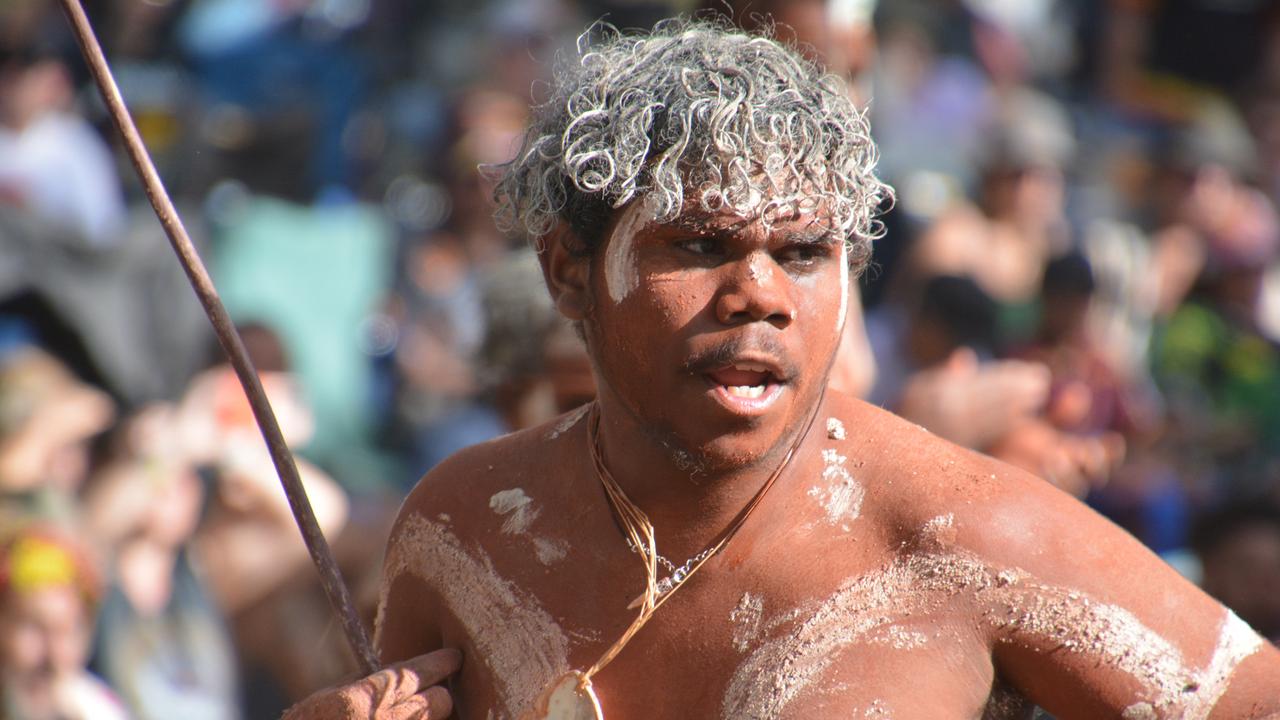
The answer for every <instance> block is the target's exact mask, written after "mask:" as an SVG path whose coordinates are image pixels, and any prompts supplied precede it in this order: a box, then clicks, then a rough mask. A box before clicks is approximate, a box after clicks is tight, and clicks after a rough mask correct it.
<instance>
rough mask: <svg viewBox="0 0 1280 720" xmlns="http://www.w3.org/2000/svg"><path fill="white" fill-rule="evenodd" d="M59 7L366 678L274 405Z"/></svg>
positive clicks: (102, 74)
mask: <svg viewBox="0 0 1280 720" xmlns="http://www.w3.org/2000/svg"><path fill="white" fill-rule="evenodd" d="M61 2H62V9H63V10H64V11H65V12H66V13H67V18H68V19H69V20H70V21H71V26H72V28H73V29H74V30H75V35H76V42H77V43H78V44H79V45H80V52H81V53H82V54H83V55H84V59H85V62H86V63H87V64H88V65H89V70H90V72H91V73H92V74H93V79H94V82H96V83H97V85H98V90H99V91H100V92H101V93H102V99H103V100H104V101H105V102H106V104H107V110H108V111H110V113H111V119H112V120H113V121H114V122H115V126H116V129H117V130H119V131H120V136H121V137H122V138H124V144H125V148H126V149H127V150H128V151H129V159H130V160H132V161H133V167H134V169H135V170H137V172H138V176H139V177H140V178H141V179H142V185H143V187H144V188H145V189H146V193H147V198H149V199H150V200H151V207H152V208H153V209H154V210H155V212H156V217H157V218H159V219H160V224H161V225H163V226H164V231H165V234H166V235H168V236H169V243H170V244H171V245H172V246H173V250H174V252H176V253H177V254H178V261H179V262H180V263H182V269H183V270H184V271H186V273H187V278H188V279H189V280H190V281H191V287H192V289H194V290H195V292H196V296H197V297H198V298H199V299H200V304H201V305H203V306H204V311H205V314H207V315H208V316H209V322H211V323H213V330H214V332H215V333H216V334H217V336H218V343H219V344H220V345H222V350H223V352H225V353H226V354H227V357H228V358H229V359H230V360H231V366H232V367H233V368H235V371H236V376H237V377H239V378H240V384H241V385H242V386H243V387H244V392H245V395H246V396H247V397H248V399H249V406H250V407H252V408H253V416H254V418H255V419H256V420H257V422H258V428H259V429H260V430H262V437H263V439H264V440H265V441H266V443H267V449H268V450H269V451H270V452H271V461H272V462H273V463H274V464H275V466H276V474H278V475H279V476H280V484H281V485H282V486H283V487H284V494H285V496H286V497H287V498H288V499H289V507H290V509H291V510H292V511H293V519H294V520H295V521H296V522H297V523H298V529H299V530H300V531H301V532H302V539H303V541H305V542H306V544H307V550H308V551H309V552H310V553H311V561H312V562H314V563H315V566H316V570H317V571H319V573H320V582H321V583H322V584H323V585H324V590H325V594H326V595H328V597H329V604H330V605H331V606H332V607H333V611H334V612H335V613H337V614H338V617H339V618H340V619H341V621H342V629H343V631H344V632H345V633H346V636H347V642H348V643H349V644H350V645H351V650H352V652H353V653H355V656H356V662H358V663H359V664H360V669H361V670H362V671H363V672H364V674H366V675H368V674H371V673H373V672H375V671H376V670H377V669H378V659H377V656H376V655H374V652H373V645H372V644H371V643H370V642H369V635H368V633H367V632H366V631H365V627H364V625H363V624H362V623H361V622H360V618H359V616H358V615H357V614H356V609H355V605H353V604H352V602H351V593H350V592H349V591H348V590H347V586H346V583H344V582H343V580H342V573H341V572H339V570H338V564H337V563H336V562H334V559H333V553H332V552H331V551H330V550H329V543H327V542H325V539H324V533H322V532H321V531H320V526H319V524H318V523H316V516H315V513H313V512H312V511H311V502H310V501H309V500H308V499H307V491H306V489H305V488H303V486H302V481H301V480H300V479H299V478H298V468H297V466H296V465H295V464H294V462H293V455H292V454H291V453H290V452H289V447H288V445H286V444H285V441H284V437H283V436H282V435H281V434H280V425H279V424H278V423H277V422H276V416H275V413H274V412H272V410H271V403H269V402H268V401H267V395H266V393H265V392H263V390H262V383H261V382H259V380H258V371H257V370H256V369H255V368H254V367H253V362H252V361H250V360H249V354H248V353H247V352H245V349H244V342H243V341H242V340H241V339H240V335H239V333H237V332H236V329H235V326H234V325H232V323H231V318H230V317H229V316H228V315H227V310H226V308H224V307H223V306H222V300H220V299H219V298H218V292H217V290H215V289H214V287H213V281H212V280H211V279H210V278H209V272H208V271H207V270H206V269H205V267H204V263H203V262H201V261H200V255H199V254H198V253H197V252H196V249H195V247H194V246H193V245H192V244H191V238H190V237H189V236H188V235H187V230H186V228H184V227H183V225H182V220H181V219H180V218H179V217H178V211H177V210H175V209H174V207H173V202H172V201H171V200H170V199H169V194H168V193H167V192H165V189H164V184H163V183H162V182H161V181H160V175H159V174H158V173H157V172H156V168H155V165H154V164H153V163H152V162H151V156H150V155H149V154H148V153H147V149H146V146H144V145H143V144H142V137H141V136H140V135H139V134H138V129H137V127H135V126H134V124H133V119H132V118H131V117H130V116H129V112H128V110H127V109H126V108H125V105H124V100H123V99H122V98H121V96H120V88H119V87H117V86H116V81H115V78H114V77H112V75H111V69H110V68H109V67H108V66H107V60H106V58H105V57H104V56H103V54H102V47H101V46H100V45H99V44H98V38H97V37H96V36H95V35H94V32H93V27H92V26H91V25H90V24H89V19H88V18H87V17H86V16H85V13H84V8H83V7H81V6H80V2H79V0H61Z"/></svg>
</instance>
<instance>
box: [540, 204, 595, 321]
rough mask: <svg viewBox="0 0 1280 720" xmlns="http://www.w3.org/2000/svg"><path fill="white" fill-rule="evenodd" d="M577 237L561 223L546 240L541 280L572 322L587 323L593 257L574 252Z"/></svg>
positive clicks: (589, 307) (543, 250)
mask: <svg viewBox="0 0 1280 720" xmlns="http://www.w3.org/2000/svg"><path fill="white" fill-rule="evenodd" d="M576 242H577V238H576V237H575V236H574V234H573V230H571V229H569V226H568V225H567V224H566V223H564V222H563V221H562V222H559V223H557V224H556V227H555V229H553V230H552V231H551V232H550V233H547V235H546V236H545V237H544V238H543V246H542V249H541V250H539V251H538V262H539V263H541V265H542V279H543V280H545V281H546V283H547V290H548V291H550V292H551V301H552V302H554V303H555V305H556V309H557V310H559V311H560V314H561V315H563V316H565V317H566V318H568V319H570V320H585V319H586V317H587V313H589V312H590V311H591V257H590V256H589V255H583V254H581V253H577V252H574V251H573V249H572V245H573V244H576Z"/></svg>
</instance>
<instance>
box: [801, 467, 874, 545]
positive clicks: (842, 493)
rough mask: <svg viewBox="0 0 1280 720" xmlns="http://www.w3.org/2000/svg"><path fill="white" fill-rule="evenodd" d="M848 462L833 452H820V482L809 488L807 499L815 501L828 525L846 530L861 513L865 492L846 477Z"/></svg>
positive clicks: (852, 479) (856, 483)
mask: <svg viewBox="0 0 1280 720" xmlns="http://www.w3.org/2000/svg"><path fill="white" fill-rule="evenodd" d="M846 460H848V458H846V457H845V456H844V455H841V454H840V453H838V452H836V451H835V450H833V449H827V450H823V451H822V462H823V465H824V467H823V469H822V483H821V484H819V485H816V486H814V487H813V488H810V490H809V496H810V497H812V498H815V499H817V501H818V503H819V504H821V505H822V509H823V510H824V511H825V512H826V514H827V522H829V523H831V524H832V525H840V526H841V527H842V528H843V529H845V530H848V529H849V523H850V522H852V521H854V520H857V519H858V516H859V515H860V514H861V513H862V498H863V496H864V495H866V490H865V489H864V488H863V487H862V484H861V483H859V482H858V481H857V480H855V479H854V478H853V475H850V474H849V470H848V468H846V467H845V465H844V464H845V461H846Z"/></svg>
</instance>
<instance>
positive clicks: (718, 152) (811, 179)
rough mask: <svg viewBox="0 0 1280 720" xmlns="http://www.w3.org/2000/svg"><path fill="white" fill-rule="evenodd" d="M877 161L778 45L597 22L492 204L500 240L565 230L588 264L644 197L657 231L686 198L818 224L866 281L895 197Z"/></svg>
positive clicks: (712, 30) (819, 83)
mask: <svg viewBox="0 0 1280 720" xmlns="http://www.w3.org/2000/svg"><path fill="white" fill-rule="evenodd" d="M876 160H877V151H876V147H875V144H874V143H873V142H872V140H871V135H870V130H869V127H868V124H867V119H866V115H865V114H864V113H863V112H862V111H860V110H859V109H858V108H856V107H855V106H854V104H853V103H852V102H851V101H850V99H849V97H848V95H847V94H846V91H845V88H844V85H843V83H842V82H841V80H840V79H839V78H836V77H835V76H832V75H824V74H823V73H822V71H821V70H820V69H819V68H818V67H817V66H816V65H814V64H813V63H811V62H809V61H807V60H806V59H804V58H803V57H801V56H799V55H798V54H797V53H795V52H793V51H791V50H789V49H787V48H784V47H783V46H782V45H781V44H779V43H778V42H777V41H775V40H772V39H769V38H767V37H760V36H754V35H750V34H747V33H745V32H742V31H739V30H735V29H733V28H731V27H728V26H727V25H726V24H725V23H724V22H716V21H712V20H706V19H700V20H690V19H677V20H666V21H663V22H661V23H659V24H658V25H657V26H656V27H655V28H654V29H653V31H652V32H650V33H648V34H643V35H624V34H622V33H620V32H619V31H618V30H617V29H615V28H613V27H612V26H609V25H606V24H603V23H597V24H596V25H593V26H592V27H591V28H589V29H588V30H587V32H585V33H583V35H582V36H580V37H579V39H578V47H577V54H576V56H571V57H566V58H562V59H561V62H560V63H559V64H558V67H557V69H556V73H555V78H554V81H553V83H552V87H551V96H550V99H549V100H548V101H547V102H546V103H545V104H542V105H540V106H538V107H537V108H535V111H534V117H533V119H532V121H531V122H530V126H529V129H528V131H527V133H526V134H525V137H524V140H523V143H522V145H521V148H520V150H519V152H518V153H517V154H516V156H515V158H514V159H513V160H511V161H510V162H509V163H506V164H505V165H501V166H498V167H497V169H498V170H499V171H501V173H502V174H501V177H500V179H499V181H498V184H497V187H496V189H495V191H494V197H495V200H496V201H497V203H498V211H497V220H498V223H499V225H501V226H502V227H503V228H505V229H507V230H514V231H523V232H526V233H528V234H529V235H530V236H531V237H532V238H533V239H534V242H535V244H539V245H540V244H541V243H542V242H543V240H544V239H545V238H546V236H547V235H548V234H549V233H550V232H551V231H552V230H553V228H554V227H555V226H556V224H557V222H558V221H563V222H565V223H567V225H568V226H569V228H570V229H571V230H572V231H573V233H574V236H575V237H576V239H577V240H578V242H579V243H581V244H582V247H580V248H577V249H579V250H581V251H584V252H588V253H589V252H591V251H592V250H594V249H595V247H596V246H597V245H598V244H599V243H600V242H601V235H602V231H603V228H604V227H605V225H606V223H607V222H608V219H609V217H610V215H611V214H612V213H613V212H614V211H615V210H616V209H618V208H621V207H622V206H624V205H626V204H627V203H628V202H630V201H632V200H634V199H636V198H639V197H646V196H647V197H648V201H649V202H652V203H654V208H655V215H656V217H657V219H658V220H659V221H662V222H670V221H671V220H673V219H674V218H675V217H676V216H677V215H678V214H679V213H680V212H681V211H682V210H683V208H684V205H685V201H686V198H685V195H686V193H689V194H690V195H691V196H692V197H691V198H690V199H691V200H694V201H696V202H698V203H699V205H700V206H701V207H702V209H703V210H705V211H707V212H718V211H722V210H730V211H732V212H734V213H736V214H738V215H741V216H743V217H755V216H758V217H760V218H762V220H763V221H764V222H765V223H766V224H768V223H770V222H771V221H773V220H774V219H776V218H778V217H784V216H787V215H791V214H794V213H821V217H822V218H823V220H824V222H825V223H827V224H828V225H829V227H830V228H831V229H832V230H834V231H837V232H840V233H841V234H843V235H844V236H845V238H846V239H847V244H848V249H849V258H850V262H851V264H852V266H853V267H854V268H855V269H859V270H860V269H861V268H862V267H863V266H864V265H865V263H866V261H867V259H868V258H869V256H870V252H871V241H872V240H873V239H875V238H876V237H878V236H879V235H880V234H881V233H882V227H881V225H880V223H879V221H878V220H877V218H876V216H877V213H878V211H879V206H880V203H881V201H882V200H885V199H887V198H891V197H892V189H891V188H889V187H888V186H887V185H885V184H883V183H881V182H880V181H879V180H878V179H877V178H876V176H875V174H874V172H873V170H874V167H875V163H876Z"/></svg>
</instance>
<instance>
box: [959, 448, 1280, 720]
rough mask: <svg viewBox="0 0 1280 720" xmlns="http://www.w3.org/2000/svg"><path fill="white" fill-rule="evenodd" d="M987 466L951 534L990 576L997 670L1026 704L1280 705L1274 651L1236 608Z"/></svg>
mask: <svg viewBox="0 0 1280 720" xmlns="http://www.w3.org/2000/svg"><path fill="white" fill-rule="evenodd" d="M984 462H985V461H984ZM981 470H982V471H983V472H984V474H987V475H995V479H994V480H993V485H992V487H993V490H992V492H991V494H990V495H989V496H988V497H986V498H984V499H983V502H982V503H981V504H975V505H970V506H968V507H970V508H972V509H973V512H972V513H971V514H969V518H968V519H967V522H966V519H961V520H959V521H957V523H956V526H957V527H956V530H957V533H958V535H957V539H958V541H959V544H960V545H962V546H965V547H967V548H968V549H970V550H972V551H974V552H975V554H976V556H977V557H976V558H975V560H976V561H979V562H980V563H981V564H984V565H985V566H986V567H988V568H989V577H990V578H992V579H993V580H992V582H991V583H990V586H989V587H987V588H985V589H983V590H981V591H980V592H979V595H980V596H981V597H983V598H984V599H983V602H982V606H981V607H980V612H982V613H983V617H984V621H985V624H986V626H987V629H988V631H989V633H990V637H991V639H992V642H993V654H994V657H995V660H996V664H997V667H998V669H999V670H1000V672H1001V674H1002V675H1003V676H1004V677H1006V678H1007V679H1009V680H1010V681H1012V682H1013V683H1014V684H1016V685H1017V686H1019V687H1020V688H1022V689H1023V690H1024V692H1026V693H1027V694H1028V696H1029V697H1030V698H1031V699H1032V700H1034V701H1036V702H1037V703H1038V704H1040V705H1041V706H1043V707H1045V708H1046V709H1047V710H1049V711H1050V712H1052V713H1054V714H1055V715H1057V716H1058V717H1062V718H1064V719H1066V718H1075V717H1080V718H1086V717H1104V716H1121V715H1122V716H1123V717H1125V718H1163V717H1187V718H1208V717H1215V718H1217V717H1222V718H1227V717H1230V718H1250V717H1265V716H1267V715H1269V714H1270V713H1274V712H1280V692H1277V690H1276V688H1277V687H1280V652H1277V651H1276V649H1275V648H1274V647H1272V646H1271V645H1269V644H1268V643H1266V642H1265V641H1263V640H1262V639H1261V638H1259V637H1258V636H1257V635H1256V634H1255V633H1253V631H1252V630H1250V629H1249V628H1248V626H1247V625H1245V624H1244V623H1243V622H1242V621H1240V620H1239V618H1237V617H1236V616H1235V615H1234V614H1233V613H1231V612H1229V611H1228V610H1227V609H1225V608H1224V607H1222V606H1221V605H1220V604H1219V603H1217V602H1216V601H1214V600H1213V599H1212V598H1210V597H1209V596H1208V595H1206V594H1205V593H1204V592H1202V591H1201V590H1200V589H1199V588H1197V587H1195V586H1194V585H1192V584H1191V583H1189V582H1188V581H1187V580H1185V579H1184V578H1182V577H1181V576H1180V575H1178V574H1177V573H1176V572H1175V571H1174V570H1173V569H1172V568H1171V567H1169V565H1168V564H1166V563H1165V562H1164V561H1162V560H1160V559H1159V558H1158V557H1156V556H1155V555H1154V554H1152V553H1151V552H1150V551H1148V550H1147V549H1146V548H1145V547H1143V546H1142V545H1141V544H1140V543H1139V542H1138V541H1137V540H1135V539H1134V538H1133V537H1132V536H1131V535H1129V534H1128V533H1126V532H1124V531H1123V530H1121V529H1119V528H1118V527H1116V526H1115V525H1113V524H1111V523H1110V522H1109V521H1107V520H1106V519H1104V518H1102V517H1101V516H1099V515H1098V514H1096V513H1095V512H1093V511H1092V510H1090V509H1089V508H1087V507H1086V506H1085V505H1083V504H1082V503H1080V502H1078V501H1076V500H1075V499H1073V498H1071V497H1070V496H1068V495H1066V494H1065V493H1062V492H1061V491H1059V490H1057V489H1055V488H1053V487H1051V486H1050V485H1049V484H1048V483H1046V482H1044V481H1041V480H1039V479H1037V478H1034V477H1032V476H1030V475H1027V474H1025V473H1022V472H1020V471H1016V470H1014V469H1012V468H1008V467H1006V466H1002V465H1000V464H998V463H994V462H992V463H990V466H984V467H982V468H981ZM962 515H963V513H962ZM966 524H968V526H969V527H968V528H966V527H965V525H966Z"/></svg>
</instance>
